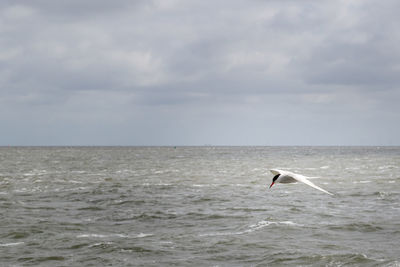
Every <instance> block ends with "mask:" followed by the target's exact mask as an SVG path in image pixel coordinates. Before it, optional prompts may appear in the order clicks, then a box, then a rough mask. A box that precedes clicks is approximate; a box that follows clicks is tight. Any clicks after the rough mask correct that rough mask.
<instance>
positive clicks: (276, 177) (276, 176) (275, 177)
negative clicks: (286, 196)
mask: <svg viewBox="0 0 400 267" xmlns="http://www.w3.org/2000/svg"><path fill="white" fill-rule="evenodd" d="M279 175H280V174H277V175H275V176H274V178H272V181H273V182H275V181H276V179H278V177H279Z"/></svg>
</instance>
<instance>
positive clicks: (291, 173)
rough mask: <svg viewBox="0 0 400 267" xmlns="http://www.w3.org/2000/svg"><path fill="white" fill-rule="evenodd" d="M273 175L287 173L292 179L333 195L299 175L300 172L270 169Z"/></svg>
mask: <svg viewBox="0 0 400 267" xmlns="http://www.w3.org/2000/svg"><path fill="white" fill-rule="evenodd" d="M270 171H271V172H272V173H273V174H274V175H277V174H280V175H287V176H290V177H292V178H293V179H295V180H296V181H298V182H302V183H305V184H306V185H309V186H311V187H314V188H315V189H318V190H320V191H322V192H324V193H327V194H329V195H331V196H333V194H332V193H331V192H328V191H326V190H325V189H322V188H321V187H319V186H317V185H315V184H314V183H312V182H310V181H309V180H308V179H307V177H305V176H303V175H301V174H297V173H293V172H289V171H282V170H278V169H272V170H270Z"/></svg>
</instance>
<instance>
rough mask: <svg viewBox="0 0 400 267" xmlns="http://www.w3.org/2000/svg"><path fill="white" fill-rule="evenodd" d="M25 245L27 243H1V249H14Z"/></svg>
mask: <svg viewBox="0 0 400 267" xmlns="http://www.w3.org/2000/svg"><path fill="white" fill-rule="evenodd" d="M22 244H25V242H14V243H2V244H1V243H0V247H14V246H19V245H22Z"/></svg>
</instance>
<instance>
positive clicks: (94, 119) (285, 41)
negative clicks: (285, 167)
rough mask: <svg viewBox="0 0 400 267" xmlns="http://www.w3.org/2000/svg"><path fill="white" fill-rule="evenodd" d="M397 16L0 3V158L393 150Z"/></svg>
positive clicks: (188, 1) (398, 95)
mask: <svg viewBox="0 0 400 267" xmlns="http://www.w3.org/2000/svg"><path fill="white" fill-rule="evenodd" d="M399 12H400V1H397V0H383V1H376V0H374V1H371V0H338V1H336V0H335V1H327V0H326V1H325V0H321V1H313V0H215V1H203V0H136V1H135V0H119V1H109V0H85V1H82V0H69V1H54V0H32V1H18V0H3V1H1V3H0V145H2V146H14V145H23V146H24V145H32V146H37V145H132V146H135V145H139V146H143V145H167V146H170V145H172V146H175V145H178V146H179V145H200V146H201V145H400V31H399V29H400V17H399V15H398V14H399Z"/></svg>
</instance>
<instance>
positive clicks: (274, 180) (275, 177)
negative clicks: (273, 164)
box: [269, 174, 280, 188]
mask: <svg viewBox="0 0 400 267" xmlns="http://www.w3.org/2000/svg"><path fill="white" fill-rule="evenodd" d="M279 176H280V174H277V175H275V176H274V178H272V183H271V185H270V186H269V188H271V187H272V186H273V185H274V184H275V182H276V180H277V179H278V177H279Z"/></svg>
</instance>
